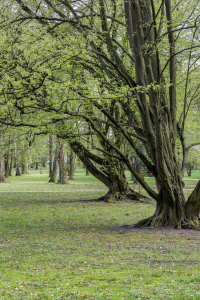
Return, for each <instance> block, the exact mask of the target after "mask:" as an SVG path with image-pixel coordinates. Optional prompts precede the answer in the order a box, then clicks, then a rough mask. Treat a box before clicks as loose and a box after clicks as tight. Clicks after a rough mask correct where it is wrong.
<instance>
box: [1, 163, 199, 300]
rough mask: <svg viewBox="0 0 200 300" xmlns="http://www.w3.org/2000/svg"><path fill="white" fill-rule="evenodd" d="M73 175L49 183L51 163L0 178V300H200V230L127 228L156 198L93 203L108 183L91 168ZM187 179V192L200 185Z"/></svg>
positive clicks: (195, 174) (147, 211) (149, 209)
mask: <svg viewBox="0 0 200 300" xmlns="http://www.w3.org/2000/svg"><path fill="white" fill-rule="evenodd" d="M126 174H127V178H128V180H129V183H130V186H131V185H133V183H132V182H131V177H130V174H129V173H128V172H127V173H126ZM198 175H199V171H195V172H193V173H192V176H193V179H195V177H196V178H198ZM74 178H75V180H73V181H69V183H68V184H67V185H57V184H47V182H48V170H47V169H46V170H43V174H39V170H33V169H31V170H29V175H23V176H18V177H15V176H13V177H9V178H8V179H7V180H6V182H5V183H1V185H0V191H1V200H0V205H1V210H0V222H1V226H0V278H1V280H0V299H1V300H2V299H23V300H26V299H38V300H39V299H74V300H75V299H76V300H78V299H89V300H94V299H95V300H105V299H110V300H115V299H120V300H121V299H130V300H132V299H173V300H175V299H200V292H199V288H200V284H199V283H200V273H199V268H200V261H199V254H200V247H199V246H200V232H199V231H195V230H183V229H180V230H177V229H172V228H162V229H147V228H146V229H134V230H133V229H132V230H131V229H128V228H127V227H122V226H123V225H131V224H134V223H136V222H138V221H139V220H141V219H143V218H145V217H147V216H149V215H151V214H153V213H154V210H155V201H153V200H151V199H148V200H145V202H136V201H130V202H128V201H126V202H123V201H119V202H115V203H106V202H95V201H93V200H94V199H97V198H99V197H100V196H103V195H104V194H105V193H106V190H105V186H104V185H103V184H100V183H99V181H97V180H96V179H95V178H94V177H92V176H91V175H90V176H85V169H77V170H76V172H75V176H74ZM146 181H148V183H149V184H151V185H152V188H153V186H154V179H153V178H146ZM184 181H185V183H186V186H185V188H184V189H185V193H188V191H187V189H189V188H190V187H191V188H193V187H194V185H195V184H196V183H197V182H196V181H195V180H187V178H186V180H184ZM134 188H135V190H139V189H140V187H139V186H138V185H136V184H135V185H134Z"/></svg>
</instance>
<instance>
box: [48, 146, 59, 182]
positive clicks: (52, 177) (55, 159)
mask: <svg viewBox="0 0 200 300" xmlns="http://www.w3.org/2000/svg"><path fill="white" fill-rule="evenodd" d="M58 155H59V144H58V142H57V145H56V150H55V156H54V161H53V169H52V172H51V176H50V178H49V182H55V181H56V176H57V164H58Z"/></svg>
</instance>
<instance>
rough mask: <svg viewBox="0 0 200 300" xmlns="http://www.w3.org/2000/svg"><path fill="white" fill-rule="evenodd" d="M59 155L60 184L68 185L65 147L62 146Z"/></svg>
mask: <svg viewBox="0 0 200 300" xmlns="http://www.w3.org/2000/svg"><path fill="white" fill-rule="evenodd" d="M59 148H60V149H59V154H58V165H59V180H58V183H60V184H66V183H67V171H66V166H65V159H64V154H63V146H62V145H61V144H60V147H59Z"/></svg>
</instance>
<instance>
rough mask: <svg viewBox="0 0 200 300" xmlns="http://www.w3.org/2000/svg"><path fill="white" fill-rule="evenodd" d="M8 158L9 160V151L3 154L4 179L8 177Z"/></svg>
mask: <svg viewBox="0 0 200 300" xmlns="http://www.w3.org/2000/svg"><path fill="white" fill-rule="evenodd" d="M9 158H10V151H9V149H8V151H7V152H6V154H5V178H8V177H9Z"/></svg>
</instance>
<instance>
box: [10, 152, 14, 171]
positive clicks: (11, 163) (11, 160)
mask: <svg viewBox="0 0 200 300" xmlns="http://www.w3.org/2000/svg"><path fill="white" fill-rule="evenodd" d="M13 156H14V150H13V149H12V150H11V159H10V165H9V176H12V167H13Z"/></svg>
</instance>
